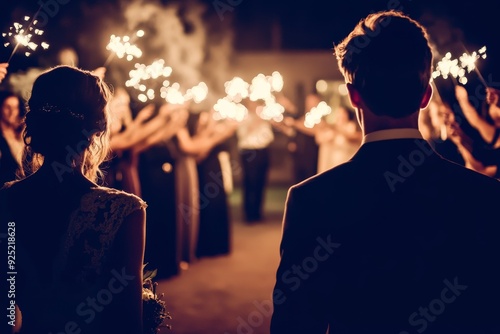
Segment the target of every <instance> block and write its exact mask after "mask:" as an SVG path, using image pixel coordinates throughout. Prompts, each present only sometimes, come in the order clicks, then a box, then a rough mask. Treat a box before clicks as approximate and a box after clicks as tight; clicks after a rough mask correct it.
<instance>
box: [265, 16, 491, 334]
mask: <svg viewBox="0 0 500 334" xmlns="http://www.w3.org/2000/svg"><path fill="white" fill-rule="evenodd" d="M367 41H368V42H367ZM335 54H336V56H337V59H338V64H339V67H340V70H341V72H342V74H343V75H344V77H345V81H346V83H347V88H348V91H349V97H350V100H351V103H352V105H353V107H354V108H355V109H356V112H357V117H358V120H359V122H360V126H361V128H362V131H363V135H364V138H363V142H362V145H361V147H360V148H359V150H358V151H357V152H356V154H355V155H354V157H353V158H352V159H351V160H350V161H349V162H347V163H345V164H342V165H340V166H337V167H334V168H333V169H330V170H328V171H326V172H324V173H322V174H319V175H317V176H314V177H312V178H310V179H308V180H306V181H305V182H302V183H299V184H298V185H295V186H293V187H292V188H291V189H290V190H289V193H288V198H287V203H286V211H285V216H284V221H283V237H282V241H281V246H280V250H281V262H280V265H279V268H278V271H277V275H276V286H275V289H274V293H273V299H274V313H273V315H272V320H271V333H272V334H274V333H310V334H314V333H326V331H327V330H328V331H329V332H330V333H356V334H358V333H410V332H411V333H414V332H420V333H421V332H424V331H425V333H429V334H431V333H459V334H462V333H463V334H465V333H498V332H499V331H500V325H499V324H498V314H499V312H500V305H499V304H498V302H497V300H498V299H499V298H500V288H499V286H498V282H499V280H500V269H499V268H498V266H496V265H495V264H496V263H497V262H498V257H499V255H498V254H500V244H499V243H498V238H499V236H500V226H499V225H498V224H496V220H495V217H496V216H497V214H496V209H495V208H496V207H497V205H498V199H499V198H500V183H499V182H498V181H497V180H494V179H492V178H489V177H486V176H484V175H481V174H479V173H476V172H473V171H471V170H469V169H466V168H463V167H462V166H459V165H457V164H454V163H451V162H449V161H448V160H445V159H443V158H442V157H440V156H439V155H438V154H436V153H435V151H433V150H432V148H431V147H430V145H429V143H428V142H427V141H425V140H424V139H423V138H422V135H421V133H420V132H419V131H418V115H419V110H420V109H423V108H425V107H426V106H427V104H428V102H429V100H430V98H431V95H432V88H431V86H430V79H431V65H432V53H431V48H430V46H429V42H428V39H427V34H426V32H425V29H424V28H423V27H422V26H421V25H420V24H419V23H418V22H416V21H414V20H413V19H411V18H409V17H408V16H406V15H404V14H402V13H400V12H396V11H385V12H379V13H374V14H370V15H369V16H368V17H366V18H365V19H363V20H361V21H360V22H359V23H358V24H357V26H356V27H355V28H354V30H353V31H352V32H351V33H350V34H349V36H348V37H347V38H346V39H345V40H344V41H342V42H341V43H339V44H337V45H336V47H335ZM464 245H466V246H464ZM451 303H453V304H452V305H451ZM445 309H446V310H445Z"/></svg>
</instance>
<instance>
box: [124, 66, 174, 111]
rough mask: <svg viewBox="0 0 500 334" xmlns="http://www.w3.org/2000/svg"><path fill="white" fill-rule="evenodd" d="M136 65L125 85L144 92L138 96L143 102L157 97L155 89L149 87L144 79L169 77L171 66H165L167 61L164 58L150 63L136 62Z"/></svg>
mask: <svg viewBox="0 0 500 334" xmlns="http://www.w3.org/2000/svg"><path fill="white" fill-rule="evenodd" d="M134 67H135V69H133V70H131V71H130V72H129V78H130V79H129V80H127V81H126V82H125V86H127V87H133V88H135V89H137V90H139V91H141V92H144V93H141V94H139V96H138V98H139V101H141V102H146V101H147V100H148V99H149V100H153V99H154V98H155V94H154V89H153V88H148V87H147V86H146V85H145V84H144V83H143V81H147V80H150V79H153V80H156V79H158V78H168V77H169V76H170V75H171V74H172V68H171V67H170V66H165V61H164V60H163V59H158V60H155V61H154V62H153V63H151V64H150V65H144V64H135V65H134ZM167 82H168V81H167ZM164 83H165V82H164Z"/></svg>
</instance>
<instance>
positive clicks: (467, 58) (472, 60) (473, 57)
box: [459, 46, 488, 87]
mask: <svg viewBox="0 0 500 334" xmlns="http://www.w3.org/2000/svg"><path fill="white" fill-rule="evenodd" d="M464 49H465V46H464ZM465 51H467V49H466V50H465ZM486 57H487V55H486V46H483V47H482V48H480V49H479V50H478V51H477V52H476V51H474V52H472V54H469V53H468V52H466V53H464V54H463V55H462V56H460V58H459V59H460V63H461V65H462V68H464V69H467V73H470V72H472V71H475V72H476V74H477V76H478V77H479V80H481V83H482V84H483V85H484V87H488V85H487V84H486V81H485V80H484V78H483V76H482V75H481V72H479V69H478V68H477V66H476V61H477V60H478V59H480V58H482V59H486ZM465 83H467V81H465ZM465 83H464V85H465Z"/></svg>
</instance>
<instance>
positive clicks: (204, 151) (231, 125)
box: [177, 120, 238, 160]
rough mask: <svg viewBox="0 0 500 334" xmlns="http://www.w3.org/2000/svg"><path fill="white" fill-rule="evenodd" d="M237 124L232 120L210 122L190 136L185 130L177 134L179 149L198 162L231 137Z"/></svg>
mask: <svg viewBox="0 0 500 334" xmlns="http://www.w3.org/2000/svg"><path fill="white" fill-rule="evenodd" d="M237 126H238V123H237V122H236V121H233V120H225V121H223V122H220V123H214V122H210V123H209V125H208V126H206V127H202V128H201V129H199V131H198V132H197V133H196V134H195V135H194V136H191V135H190V134H189V131H188V130H187V129H186V128H183V129H181V130H180V131H179V132H177V139H178V140H179V147H180V149H181V150H182V151H183V152H184V153H187V154H190V155H194V156H196V157H197V159H198V160H200V159H203V158H204V157H206V156H207V155H208V154H209V153H210V151H211V150H212V149H213V147H215V146H216V145H218V144H219V143H221V142H223V141H225V140H226V139H228V138H229V137H231V136H232V135H233V134H234V132H235V131H236V128H237Z"/></svg>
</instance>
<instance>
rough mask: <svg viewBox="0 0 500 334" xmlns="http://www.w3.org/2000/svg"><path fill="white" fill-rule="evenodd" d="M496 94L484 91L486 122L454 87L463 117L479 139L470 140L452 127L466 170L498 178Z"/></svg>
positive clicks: (499, 132)
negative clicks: (475, 131)
mask: <svg viewBox="0 0 500 334" xmlns="http://www.w3.org/2000/svg"><path fill="white" fill-rule="evenodd" d="M499 96H500V92H499V91H498V90H496V89H494V88H487V95H486V101H485V102H486V108H487V110H488V115H489V118H490V120H489V121H488V119H487V118H484V117H482V116H481V115H480V114H479V113H478V111H477V110H476V109H475V108H474V106H472V104H471V103H470V102H469V99H468V94H467V91H466V90H465V89H464V88H463V87H457V88H456V97H457V100H458V102H459V104H460V108H461V109H462V111H463V114H464V115H465V116H466V119H467V121H468V122H469V124H470V125H471V126H472V127H473V128H475V129H476V130H477V131H478V132H479V134H480V138H474V139H473V138H471V136H469V135H468V134H466V133H465V132H464V131H461V130H460V131H459V129H458V125H457V126H456V128H457V129H456V130H457V132H456V133H457V136H456V139H457V141H459V142H460V143H461V144H462V148H463V149H462V150H461V152H462V155H463V156H464V158H465V159H466V160H467V162H468V163H467V167H469V168H471V169H473V170H475V171H477V172H479V173H482V174H485V175H487V176H491V177H494V178H497V179H499V178H500V139H499V137H500V107H499Z"/></svg>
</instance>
